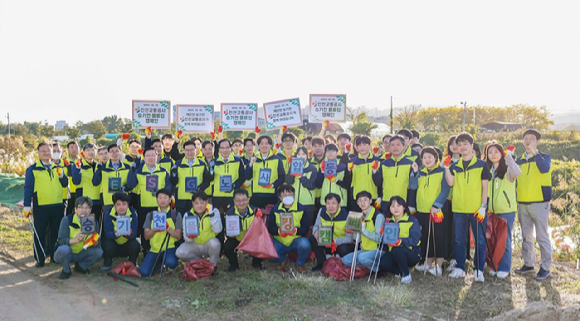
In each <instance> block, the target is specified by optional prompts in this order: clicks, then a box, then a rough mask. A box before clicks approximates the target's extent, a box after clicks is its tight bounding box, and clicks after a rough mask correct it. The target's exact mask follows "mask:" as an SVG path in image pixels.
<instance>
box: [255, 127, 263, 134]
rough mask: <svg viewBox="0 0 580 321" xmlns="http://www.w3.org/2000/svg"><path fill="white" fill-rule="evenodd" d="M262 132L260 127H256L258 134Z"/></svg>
mask: <svg viewBox="0 0 580 321" xmlns="http://www.w3.org/2000/svg"><path fill="white" fill-rule="evenodd" d="M261 131H262V130H261V129H260V127H259V126H256V134H259V133H260V132H261Z"/></svg>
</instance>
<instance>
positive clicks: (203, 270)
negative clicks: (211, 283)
mask: <svg viewBox="0 0 580 321" xmlns="http://www.w3.org/2000/svg"><path fill="white" fill-rule="evenodd" d="M183 269H184V270H185V271H184V272H183V274H181V277H182V278H184V279H186V280H194V281H195V280H199V279H206V278H209V277H210V276H211V274H212V273H213V270H214V269H215V266H213V264H211V263H210V262H209V261H208V260H204V259H199V260H193V261H191V262H187V263H185V265H184V266H183Z"/></svg>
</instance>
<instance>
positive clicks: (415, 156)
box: [397, 129, 421, 166]
mask: <svg viewBox="0 0 580 321" xmlns="http://www.w3.org/2000/svg"><path fill="white" fill-rule="evenodd" d="M397 135H400V136H402V137H403V139H404V140H405V149H404V150H405V153H404V155H405V157H407V158H408V159H410V160H412V161H413V162H416V163H417V165H419V166H421V157H420V156H419V152H417V151H415V150H413V149H412V148H411V139H413V133H411V131H410V130H408V129H401V130H399V131H398V132H397Z"/></svg>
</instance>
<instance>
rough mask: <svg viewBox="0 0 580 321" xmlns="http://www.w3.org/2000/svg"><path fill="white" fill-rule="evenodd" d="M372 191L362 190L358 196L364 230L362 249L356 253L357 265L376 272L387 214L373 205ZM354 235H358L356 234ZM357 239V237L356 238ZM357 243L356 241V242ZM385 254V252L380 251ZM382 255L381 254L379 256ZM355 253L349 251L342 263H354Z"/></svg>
mask: <svg viewBox="0 0 580 321" xmlns="http://www.w3.org/2000/svg"><path fill="white" fill-rule="evenodd" d="M372 201H373V199H372V196H371V193H369V192H365V191H362V192H360V193H358V195H357V196H356V202H357V203H358V206H359V207H360V209H361V210H362V213H363V223H362V232H361V235H359V236H358V237H359V240H360V248H361V249H360V250H358V252H357V254H356V265H357V266H364V267H366V268H368V269H373V266H374V269H373V272H375V271H376V270H377V269H378V268H379V267H378V264H373V263H374V262H375V257H376V256H377V251H379V248H378V247H379V243H380V241H381V236H382V235H381V230H382V229H383V225H384V224H385V216H384V215H383V213H381V212H379V211H377V210H376V209H375V208H374V207H373V206H372ZM354 237H357V236H356V235H355V236H354ZM355 240H356V239H355ZM355 243H356V242H355ZM379 255H381V256H382V255H383V252H381V253H379ZM379 257H380V256H379ZM353 258H354V253H349V254H347V255H345V256H344V257H343V258H342V263H343V264H344V265H346V266H351V265H352V260H353Z"/></svg>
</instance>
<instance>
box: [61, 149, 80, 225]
mask: <svg viewBox="0 0 580 321" xmlns="http://www.w3.org/2000/svg"><path fill="white" fill-rule="evenodd" d="M66 149H67V156H66V158H63V163H64V164H65V166H63V168H65V169H66V170H65V175H66V176H67V177H68V190H69V197H68V200H67V202H66V204H67V206H66V215H69V214H72V213H74V211H75V199H76V191H77V186H76V185H75V184H73V181H72V167H73V166H75V162H76V161H77V160H78V159H80V156H79V144H77V142H75V141H70V142H68V144H67V145H66ZM67 164H68V165H67Z"/></svg>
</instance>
